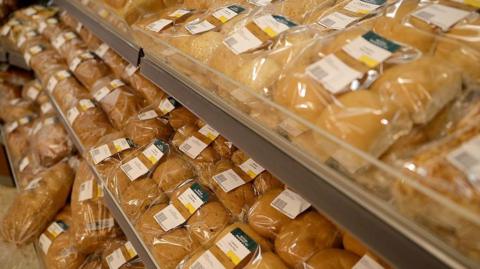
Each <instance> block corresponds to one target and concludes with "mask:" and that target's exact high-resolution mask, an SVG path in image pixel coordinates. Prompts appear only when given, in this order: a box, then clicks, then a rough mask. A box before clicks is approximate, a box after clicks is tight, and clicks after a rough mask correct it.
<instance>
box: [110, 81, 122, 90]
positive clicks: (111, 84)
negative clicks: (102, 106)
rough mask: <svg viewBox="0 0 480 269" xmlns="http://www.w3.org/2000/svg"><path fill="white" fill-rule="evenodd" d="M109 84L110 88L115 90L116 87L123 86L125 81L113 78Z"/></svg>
mask: <svg viewBox="0 0 480 269" xmlns="http://www.w3.org/2000/svg"><path fill="white" fill-rule="evenodd" d="M110 86H112V89H113V90H115V89H116V88H120V87H122V86H125V83H124V82H123V81H122V80H120V79H114V80H112V81H110Z"/></svg>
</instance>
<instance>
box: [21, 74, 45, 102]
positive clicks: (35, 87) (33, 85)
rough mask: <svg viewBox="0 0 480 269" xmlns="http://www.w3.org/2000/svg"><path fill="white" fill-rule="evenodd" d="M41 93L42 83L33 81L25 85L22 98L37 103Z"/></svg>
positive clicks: (36, 80)
mask: <svg viewBox="0 0 480 269" xmlns="http://www.w3.org/2000/svg"><path fill="white" fill-rule="evenodd" d="M41 91H43V88H42V84H40V81H39V80H38V79H34V80H31V81H29V82H27V83H25V85H24V86H23V88H22V98H23V99H26V100H30V101H32V102H37V100H38V97H39V96H40V92H41ZM37 103H38V102H37Z"/></svg>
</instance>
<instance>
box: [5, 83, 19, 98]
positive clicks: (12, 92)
mask: <svg viewBox="0 0 480 269" xmlns="http://www.w3.org/2000/svg"><path fill="white" fill-rule="evenodd" d="M20 97H22V96H21V93H20V88H19V87H18V86H15V85H13V84H10V83H8V82H3V83H0V99H1V100H12V99H16V98H20Z"/></svg>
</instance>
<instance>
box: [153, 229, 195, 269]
mask: <svg viewBox="0 0 480 269" xmlns="http://www.w3.org/2000/svg"><path fill="white" fill-rule="evenodd" d="M152 248H153V255H154V257H155V260H156V261H157V262H158V264H159V265H160V266H161V268H162V269H163V268H165V269H175V268H176V266H177V265H178V264H179V263H180V262H181V261H182V260H183V259H184V258H185V257H186V256H187V255H188V254H190V253H192V252H194V251H195V250H196V249H197V248H199V244H198V242H196V241H195V240H193V239H192V238H191V237H190V236H189V234H188V231H187V230H186V229H185V228H176V229H173V230H170V231H169V232H167V233H166V234H164V235H162V236H160V237H159V238H157V239H156V240H155V241H154V242H153V246H152Z"/></svg>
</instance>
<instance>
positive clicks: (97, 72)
mask: <svg viewBox="0 0 480 269" xmlns="http://www.w3.org/2000/svg"><path fill="white" fill-rule="evenodd" d="M85 52H86V51H79V52H77V53H76V54H75V55H74V56H73V57H71V58H69V59H68V63H69V64H70V65H71V63H72V62H73V61H74V60H75V59H76V58H77V57H80V56H81V55H82V54H83V53H85ZM110 73H111V71H110V69H109V68H108V66H107V65H106V64H105V63H104V62H103V61H102V60H101V59H98V58H95V57H93V58H92V59H86V60H83V61H82V62H81V63H80V64H79V65H78V66H77V68H75V70H74V74H75V77H76V78H77V79H78V80H79V81H80V82H81V83H82V84H83V85H84V86H85V87H86V88H87V89H92V88H93V87H94V85H95V84H96V83H97V81H98V80H99V79H101V78H103V77H105V76H107V75H109V74H110Z"/></svg>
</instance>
